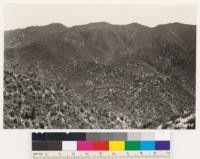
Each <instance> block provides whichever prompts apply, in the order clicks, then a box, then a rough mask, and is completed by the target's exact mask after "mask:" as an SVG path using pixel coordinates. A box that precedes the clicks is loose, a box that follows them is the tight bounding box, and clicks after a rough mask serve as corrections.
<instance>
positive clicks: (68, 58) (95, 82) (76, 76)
mask: <svg viewBox="0 0 200 159" xmlns="http://www.w3.org/2000/svg"><path fill="white" fill-rule="evenodd" d="M4 40H5V47H4V57H5V65H4V66H5V70H8V71H11V72H14V73H15V74H26V72H27V70H28V69H32V70H34V72H35V73H37V74H38V77H37V78H38V80H42V81H46V82H47V81H48V82H50V83H51V84H53V85H54V83H55V81H56V82H58V81H59V82H60V83H62V84H63V85H65V86H66V87H68V88H69V89H72V90H73V92H76V93H77V94H78V95H79V96H80V98H81V99H82V100H85V101H87V102H89V103H91V105H94V104H96V105H99V106H101V107H105V109H106V110H107V111H111V112H115V111H120V112H122V113H123V114H124V116H127V118H128V120H130V121H132V125H129V126H127V125H126V127H137V128H146V127H147V128H155V127H158V126H159V125H161V124H162V122H167V121H169V120H170V119H171V117H173V116H174V115H175V116H180V115H182V114H184V112H187V114H188V113H193V112H194V111H195V67H196V26H194V25H187V24H181V23H170V24H164V25H158V26H156V27H153V28H150V27H147V26H143V25H140V24H138V23H132V24H128V25H112V24H109V23H106V22H99V23H90V24H86V25H80V26H74V27H66V26H64V25H62V24H58V23H53V24H50V25H46V26H34V27H28V28H25V29H16V30H11V31H5V37H4ZM74 98H75V97H74ZM97 125H98V123H97ZM96 127H98V126H96ZM110 128H111V127H110Z"/></svg>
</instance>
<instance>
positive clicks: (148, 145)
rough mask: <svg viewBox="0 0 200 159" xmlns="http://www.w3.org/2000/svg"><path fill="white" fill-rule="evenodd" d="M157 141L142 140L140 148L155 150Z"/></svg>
mask: <svg viewBox="0 0 200 159" xmlns="http://www.w3.org/2000/svg"><path fill="white" fill-rule="evenodd" d="M155 145H156V144H155V141H140V150H155V149H156V146H155Z"/></svg>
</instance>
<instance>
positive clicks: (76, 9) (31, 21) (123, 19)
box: [4, 3, 196, 30]
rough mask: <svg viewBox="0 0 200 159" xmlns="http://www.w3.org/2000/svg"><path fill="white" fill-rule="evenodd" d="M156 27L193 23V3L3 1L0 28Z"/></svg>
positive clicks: (194, 10) (194, 19) (194, 17)
mask: <svg viewBox="0 0 200 159" xmlns="http://www.w3.org/2000/svg"><path fill="white" fill-rule="evenodd" d="M101 21H105V22H109V23H112V24H129V23H133V22H137V23H140V24H143V25H146V26H150V27H153V26H156V25H158V24H165V23H171V22H180V23H186V24H196V5H194V4H190V3H184V4H180V3H173V4H137V3H136V4H134V3H130V4H92V3H91V4H51V3H49V4H44V3H41V4H37V3H33V4H29V3H27V4H24V3H18V4H13V3H12V4H11V3H10V4H7V5H6V6H5V10H4V29H5V30H10V29H16V28H24V27H27V26H36V25H47V24H50V23H62V24H64V25H66V26H68V27H70V26H74V25H82V24H87V23H91V22H101Z"/></svg>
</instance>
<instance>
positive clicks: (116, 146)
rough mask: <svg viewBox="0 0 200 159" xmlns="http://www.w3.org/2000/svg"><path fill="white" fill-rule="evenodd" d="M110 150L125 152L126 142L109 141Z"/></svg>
mask: <svg viewBox="0 0 200 159" xmlns="http://www.w3.org/2000/svg"><path fill="white" fill-rule="evenodd" d="M109 150H110V151H123V150H125V142H124V141H109Z"/></svg>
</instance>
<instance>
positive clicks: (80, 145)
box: [77, 141, 94, 151]
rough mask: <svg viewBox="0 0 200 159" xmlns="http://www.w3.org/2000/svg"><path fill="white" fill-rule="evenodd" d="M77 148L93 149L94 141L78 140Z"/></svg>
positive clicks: (82, 149) (79, 149)
mask: <svg viewBox="0 0 200 159" xmlns="http://www.w3.org/2000/svg"><path fill="white" fill-rule="evenodd" d="M77 149H78V151H84V150H93V149H94V148H93V143H92V142H91V141H78V142H77Z"/></svg>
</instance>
